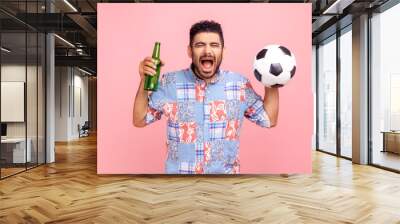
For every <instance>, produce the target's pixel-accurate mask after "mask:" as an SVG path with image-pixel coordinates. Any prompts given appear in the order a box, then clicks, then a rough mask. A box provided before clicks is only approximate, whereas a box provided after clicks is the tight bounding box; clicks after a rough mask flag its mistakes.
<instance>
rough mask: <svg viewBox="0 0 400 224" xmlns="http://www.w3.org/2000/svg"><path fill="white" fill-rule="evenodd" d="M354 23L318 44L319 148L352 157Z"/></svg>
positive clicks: (333, 153) (317, 101)
mask: <svg viewBox="0 0 400 224" xmlns="http://www.w3.org/2000/svg"><path fill="white" fill-rule="evenodd" d="M351 49H352V26H351V25H349V26H347V27H345V28H343V29H342V30H340V31H338V32H336V34H335V35H332V36H330V37H329V38H327V39H325V40H324V41H322V42H320V43H319V44H318V45H317V48H316V58H317V59H316V63H317V64H318V66H317V69H316V72H317V74H316V75H317V77H316V80H317V81H316V84H317V98H316V103H317V108H318V110H317V111H318V112H317V122H316V123H317V124H316V125H317V139H316V141H317V144H316V145H317V149H318V150H319V151H323V152H327V153H329V154H332V155H337V156H340V157H344V158H347V159H351V157H352V146H351V142H352V137H351V136H352V65H351V63H352V50H351Z"/></svg>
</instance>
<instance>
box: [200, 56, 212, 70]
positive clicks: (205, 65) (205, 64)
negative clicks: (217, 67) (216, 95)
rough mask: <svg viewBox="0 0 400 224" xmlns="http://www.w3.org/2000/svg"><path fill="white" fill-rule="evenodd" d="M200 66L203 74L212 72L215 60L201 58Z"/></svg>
mask: <svg viewBox="0 0 400 224" xmlns="http://www.w3.org/2000/svg"><path fill="white" fill-rule="evenodd" d="M200 64H201V70H203V72H206V73H208V72H212V70H213V68H214V58H201V59H200Z"/></svg>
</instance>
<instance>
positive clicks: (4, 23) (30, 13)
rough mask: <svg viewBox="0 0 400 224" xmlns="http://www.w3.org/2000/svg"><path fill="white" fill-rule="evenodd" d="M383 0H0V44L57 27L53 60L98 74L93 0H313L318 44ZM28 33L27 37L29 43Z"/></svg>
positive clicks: (11, 44)
mask: <svg viewBox="0 0 400 224" xmlns="http://www.w3.org/2000/svg"><path fill="white" fill-rule="evenodd" d="M386 1H388V0H291V1H285V0H251V1H243V0H230V1H223V0H216V1H215V0H214V1H213V0H203V1H193V0H192V1H185V0H175V1H170V0H164V1H162V0H125V1H120V0H119V1H118V0H47V2H48V3H49V4H48V5H47V8H46V0H27V1H25V0H24V1H21V0H1V1H0V22H1V23H0V24H1V30H2V32H3V35H2V45H3V46H5V43H7V44H8V46H7V47H8V48H10V47H11V48H13V49H14V50H15V54H17V53H18V51H20V53H21V54H24V53H26V52H28V54H29V52H34V51H35V50H34V49H36V45H37V44H36V45H35V43H36V42H35V43H28V45H27V46H28V47H27V50H26V52H25V48H24V47H21V46H25V41H26V40H25V38H24V33H25V30H26V29H27V30H28V31H39V32H55V33H56V34H57V35H58V37H60V38H58V37H57V38H55V44H56V51H55V53H56V65H60V66H61V65H68V66H79V67H82V68H85V69H87V70H90V71H93V73H96V64H97V62H96V57H97V41H96V40H97V31H96V30H97V11H96V5H97V3H129V2H130V3H138V2H156V3H166V2H181V3H182V2H226V3H228V2H231V3H232V2H237V3H241V2H254V3H261V2H267V3H312V13H313V15H312V21H311V22H312V26H313V28H312V29H313V30H312V32H313V43H316V42H318V41H320V40H322V39H324V38H326V37H327V36H329V35H332V33H334V32H335V30H336V27H337V24H339V23H337V21H338V20H341V23H340V26H346V25H348V24H350V23H351V17H352V16H357V14H360V13H362V12H365V11H366V10H370V9H374V8H376V7H378V6H380V5H382V4H383V3H385V2H386ZM49 6H50V7H49ZM50 8H52V9H51V11H52V13H49V12H50ZM346 21H347V22H346ZM31 36H32V35H31ZM32 37H33V36H32ZM32 37H30V38H32ZM30 38H28V39H29V40H28V42H29V41H30ZM63 39H64V40H66V41H67V42H69V43H70V44H69V43H66V41H64V40H63ZM71 44H72V45H71ZM39 47H42V46H41V45H40V46H39ZM2 55H3V54H2ZM28 58H29V56H28Z"/></svg>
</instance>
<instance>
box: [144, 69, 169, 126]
mask: <svg viewBox="0 0 400 224" xmlns="http://www.w3.org/2000/svg"><path fill="white" fill-rule="evenodd" d="M166 76H167V75H166V74H164V75H163V76H162V77H161V79H160V80H158V89H157V91H153V92H151V93H150V94H149V96H148V100H149V103H148V107H147V113H146V117H145V121H146V125H149V124H151V123H153V122H155V121H158V120H160V119H161V117H162V115H163V107H164V104H165V103H166V99H167V84H166V82H165V79H166Z"/></svg>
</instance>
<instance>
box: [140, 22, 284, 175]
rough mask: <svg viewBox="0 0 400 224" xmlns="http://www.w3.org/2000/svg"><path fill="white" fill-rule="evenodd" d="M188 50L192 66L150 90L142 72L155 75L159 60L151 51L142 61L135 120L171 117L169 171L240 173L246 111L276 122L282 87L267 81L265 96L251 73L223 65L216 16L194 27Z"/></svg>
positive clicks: (265, 121)
mask: <svg viewBox="0 0 400 224" xmlns="http://www.w3.org/2000/svg"><path fill="white" fill-rule="evenodd" d="M187 53H188V56H189V57H190V58H191V59H192V64H191V66H190V68H188V69H184V70H180V71H176V72H171V73H167V74H164V75H163V76H162V78H161V79H160V81H159V89H158V90H157V91H155V92H152V93H151V94H150V95H149V94H148V92H147V91H145V90H144V88H143V86H144V77H145V74H149V75H154V74H155V67H156V66H155V64H154V61H153V60H152V58H151V57H146V58H145V59H144V60H143V61H141V62H140V65H139V74H140V77H141V82H140V86H139V89H138V92H137V94H136V98H135V102H134V108H133V124H134V126H136V127H144V126H146V125H148V124H150V123H152V122H154V121H156V120H159V119H160V118H161V115H163V114H164V115H165V116H166V117H167V119H168V121H167V147H168V158H167V160H166V163H165V168H166V173H181V174H208V173H227V174H232V173H239V158H238V155H239V133H240V128H241V126H242V123H243V117H246V118H248V119H249V120H250V121H252V122H254V123H256V124H257V125H259V126H261V127H273V126H275V125H276V123H277V118H278V101H279V94H278V89H277V88H267V87H265V96H264V99H262V98H261V97H260V96H259V95H257V93H256V92H255V91H254V90H253V88H252V87H251V85H250V82H249V80H248V79H247V78H245V77H244V76H241V75H239V74H237V73H234V72H229V71H223V70H220V69H219V67H220V65H221V62H222V58H223V53H224V38H223V33H222V29H221V26H220V24H218V23H216V22H214V21H200V22H198V23H196V24H194V25H193V26H192V27H191V29H190V43H189V46H188V48H187ZM162 64H163V62H162Z"/></svg>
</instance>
